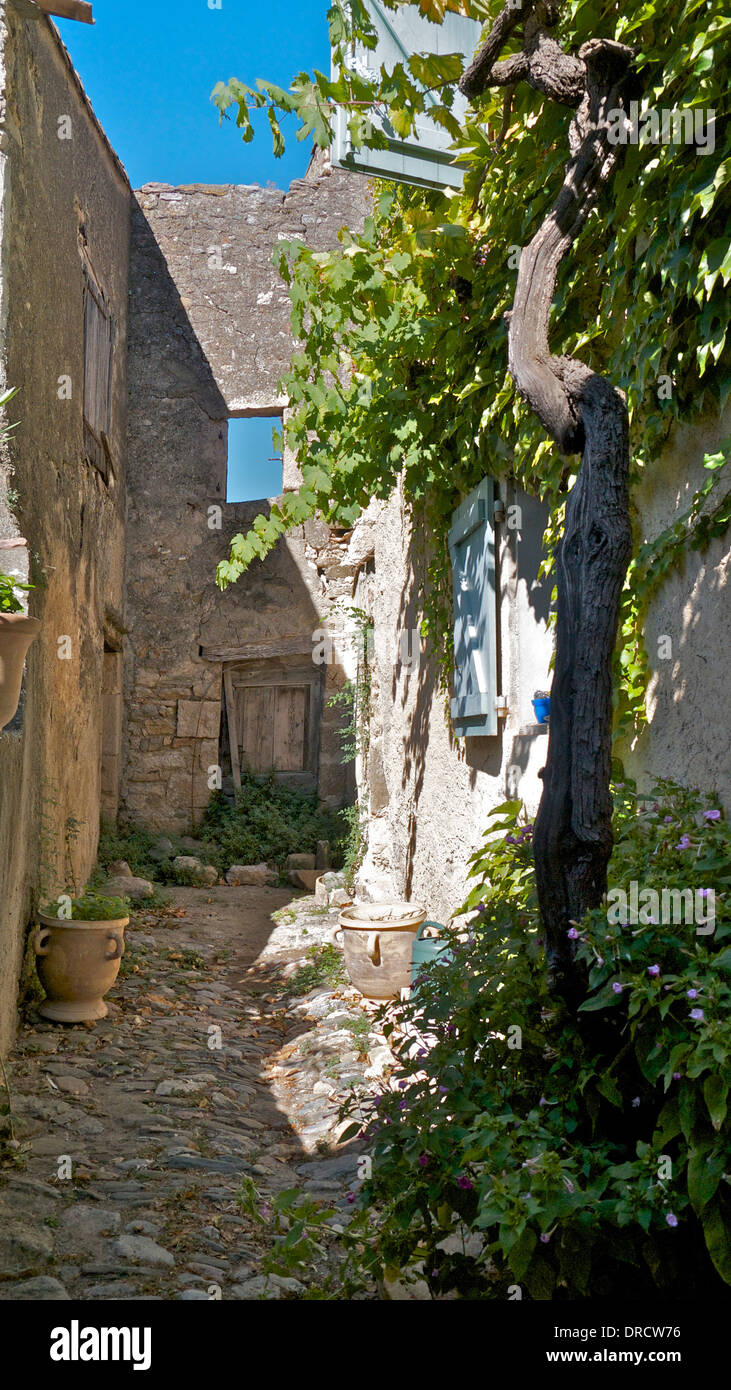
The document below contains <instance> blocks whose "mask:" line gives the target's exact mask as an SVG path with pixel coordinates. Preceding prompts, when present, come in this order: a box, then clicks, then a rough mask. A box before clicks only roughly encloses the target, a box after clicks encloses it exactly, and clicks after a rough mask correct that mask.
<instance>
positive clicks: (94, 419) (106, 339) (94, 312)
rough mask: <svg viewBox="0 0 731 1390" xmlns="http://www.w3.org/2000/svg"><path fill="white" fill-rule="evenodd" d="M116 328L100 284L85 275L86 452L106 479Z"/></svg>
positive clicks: (90, 460) (89, 459)
mask: <svg viewBox="0 0 731 1390" xmlns="http://www.w3.org/2000/svg"><path fill="white" fill-rule="evenodd" d="M113 338H114V330H113V324H112V319H111V315H110V313H109V309H108V306H107V304H106V301H105V298H104V295H103V293H102V291H101V290H100V289H99V286H98V285H96V284H95V283H94V281H93V280H92V279H91V276H90V275H89V274H88V273H87V274H85V276H84V451H85V453H86V457H87V459H88V461H89V462H90V463H92V464H93V465H94V467H95V468H98V469H99V472H100V473H101V474H102V476H103V477H104V478H105V480H106V479H107V477H108V471H109V470H108V462H107V449H108V444H107V442H106V441H107V436H108V434H109V426H110V418H111V404H112V352H113V347H114V343H113Z"/></svg>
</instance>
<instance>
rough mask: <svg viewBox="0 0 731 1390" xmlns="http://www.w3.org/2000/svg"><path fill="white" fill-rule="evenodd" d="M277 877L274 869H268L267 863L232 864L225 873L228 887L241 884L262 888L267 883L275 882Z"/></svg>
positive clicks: (240, 885) (236, 886)
mask: <svg viewBox="0 0 731 1390" xmlns="http://www.w3.org/2000/svg"><path fill="white" fill-rule="evenodd" d="M278 877H279V876H278V874H277V873H276V872H275V870H274V869H270V868H269V865H268V864H232V865H231V868H230V869H229V870H228V873H227V874H226V882H227V883H228V884H229V886H230V887H235V888H239V887H242V886H246V887H257V888H263V887H265V886H266V885H267V884H275V883H277V881H278Z"/></svg>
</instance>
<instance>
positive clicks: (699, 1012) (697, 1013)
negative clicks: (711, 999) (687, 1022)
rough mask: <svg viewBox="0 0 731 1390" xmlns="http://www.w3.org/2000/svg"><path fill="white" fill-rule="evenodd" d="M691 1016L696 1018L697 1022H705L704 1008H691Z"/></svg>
mask: <svg viewBox="0 0 731 1390" xmlns="http://www.w3.org/2000/svg"><path fill="white" fill-rule="evenodd" d="M690 1016H691V1018H692V1019H694V1021H695V1022H696V1023H702V1022H703V1017H704V1015H703V1010H702V1009H691V1011H690Z"/></svg>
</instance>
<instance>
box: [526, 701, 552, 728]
mask: <svg viewBox="0 0 731 1390" xmlns="http://www.w3.org/2000/svg"><path fill="white" fill-rule="evenodd" d="M531 704H532V706H533V709H534V711H535V716H536V719H537V720H538V723H539V724H547V723H548V716H549V714H550V713H551V697H550V695H542V696H541V698H540V699H538V700H531Z"/></svg>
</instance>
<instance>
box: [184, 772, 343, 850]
mask: <svg viewBox="0 0 731 1390" xmlns="http://www.w3.org/2000/svg"><path fill="white" fill-rule="evenodd" d="M345 830H346V827H345V824H344V820H343V814H342V812H341V811H336V810H329V809H326V808H322V807H320V806H318V801H317V794H316V793H315V792H301V791H297V790H295V789H292V788H290V787H287V786H284V785H283V784H282V783H281V782H278V781H277V779H276V777H275V776H274V774H272V775H270V776H269V777H254V776H253V775H252V774H251V773H247V772H242V774H241V791H237V793H236V799H235V802H234V804H233V805H232V804H231V802H230V801H228V800H227V799H226V797H225V796H223V794H222V793H221V792H214V793H213V796H212V797H211V800H210V802H209V804H208V807H207V809H206V812H205V814H204V817H203V822H202V825H201V827H200V830H199V832H198V833H199V835H200V837H201V839H202V840H206V839H211V840H213V841H214V843H215V844H216V845H218V850H214V851H212V852H211V855H210V862H211V863H213V864H217V866H218V867H219V868H220V869H221V870H222V871H223V869H224V867H225V868H229V867H230V866H231V864H258V863H264V862H266V863H267V864H272V865H274V866H276V867H277V868H278V869H283V868H284V865H285V862H286V859H287V856H288V855H289V854H314V853H315V851H316V849H317V841H318V840H327V841H328V842H329V844H330V851H331V855H332V857H333V861H334V863H335V864H336V866H337V865H339V862H340V860H341V858H342V847H343V841H344V837H345Z"/></svg>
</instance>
